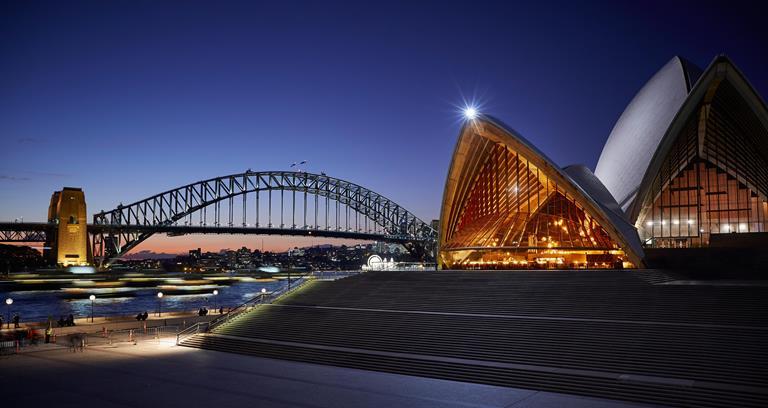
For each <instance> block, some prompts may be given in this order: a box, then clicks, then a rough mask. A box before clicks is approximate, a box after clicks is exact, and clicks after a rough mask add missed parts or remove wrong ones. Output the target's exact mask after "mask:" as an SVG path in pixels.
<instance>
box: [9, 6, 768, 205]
mask: <svg viewBox="0 0 768 408" xmlns="http://www.w3.org/2000/svg"><path fill="white" fill-rule="evenodd" d="M222 3H223V4H222ZM276 3H277V2H276ZM577 3H578V2H562V3H549V2H544V1H539V2H532V4H528V5H524V4H517V2H499V3H492V2H491V3H485V2H479V1H464V2H456V3H450V2H446V1H441V2H434V3H421V4H412V2H404V3H402V4H397V3H396V2H392V1H388V2H383V3H382V4H380V5H374V4H372V3H369V2H351V3H349V4H341V3H339V4H335V3H330V2H309V3H306V4H303V3H298V2H297V3H294V2H279V5H276V4H271V3H269V4H267V3H265V4H259V2H253V1H249V2H242V3H241V2H210V1H204V2H188V1H185V2H165V3H162V4H161V3H160V2H154V1H152V2H139V1H123V2H119V1H114V2H112V1H110V2H104V1H93V2H50V3H44V2H29V1H8V2H3V4H2V6H0V7H2V8H1V9H0V10H2V12H1V13H0V51H1V52H2V59H0V219H2V220H9V219H10V220H12V219H14V218H16V217H20V216H24V219H25V220H43V219H44V218H45V214H46V210H47V201H48V199H49V197H50V194H51V192H52V191H54V190H56V189H60V188H61V187H62V186H79V187H82V188H84V189H85V191H86V197H87V199H88V205H89V212H90V213H92V212H95V211H97V210H100V209H111V208H113V207H115V206H116V205H117V204H118V202H120V201H123V202H126V203H127V202H131V201H135V200H138V199H141V198H144V197H146V196H149V195H152V194H154V193H157V192H160V191H163V190H166V189H170V188H173V187H176V186H179V185H182V184H186V183H188V182H193V181H196V180H199V179H203V178H209V177H213V176H217V175H224V174H229V173H232V172H238V171H242V170H245V169H246V168H252V169H254V170H276V169H277V170H279V169H287V168H288V166H289V165H290V163H292V162H294V161H297V160H308V161H309V166H308V167H307V170H309V171H314V172H320V171H325V172H326V173H328V174H329V175H332V176H336V177H339V178H342V179H347V180H350V181H354V182H357V183H359V184H362V185H363V186H366V187H368V188H371V189H373V190H375V191H377V192H379V193H382V194H384V195H386V196H388V197H389V198H391V199H393V200H394V201H396V202H398V203H400V204H402V205H403V206H405V207H406V208H408V209H410V210H411V211H413V212H414V213H415V214H416V215H417V216H419V217H421V218H423V219H425V220H430V219H433V218H437V217H438V213H439V206H440V198H441V195H442V188H443V183H444V179H445V174H446V171H447V166H448V163H449V160H450V154H451V152H452V149H453V145H454V142H455V140H456V137H457V134H458V130H459V127H460V122H459V118H458V114H457V112H456V109H455V105H459V104H461V101H462V98H468V99H471V98H473V97H477V98H478V100H479V101H480V102H481V103H482V104H483V112H485V113H489V114H492V115H494V116H496V117H498V118H500V119H502V120H503V121H505V122H506V123H508V124H509V125H510V126H511V127H513V128H515V129H516V130H518V131H519V132H521V133H522V134H523V135H524V136H525V137H526V138H528V139H529V140H531V141H532V142H533V143H534V144H536V145H537V146H538V147H539V148H540V149H541V150H543V151H544V152H545V153H547V154H548V155H549V156H550V157H552V158H553V159H554V160H555V161H556V162H558V163H559V164H561V165H566V164H571V163H584V164H586V165H588V166H590V167H594V165H595V162H596V160H597V157H598V156H599V153H600V151H601V148H602V144H603V142H604V141H605V139H606V137H607V136H608V133H609V132H610V130H611V128H612V126H613V124H614V122H615V121H616V119H617V118H618V116H619V115H620V114H621V112H622V110H623V109H624V107H625V105H626V104H627V103H628V102H629V100H630V99H631V98H632V96H633V95H634V93H635V92H636V91H637V90H638V89H639V88H640V87H641V86H642V85H643V83H644V82H645V81H646V80H647V79H648V78H649V77H650V76H651V75H652V74H653V73H654V72H655V71H656V70H657V69H658V68H660V67H661V66H662V65H664V63H665V62H666V61H668V60H669V59H670V58H671V57H672V56H674V55H681V56H684V57H686V58H688V59H690V60H691V61H692V62H694V63H696V64H697V65H699V66H701V67H702V68H703V67H705V66H706V65H707V64H708V63H709V62H710V61H711V60H712V58H713V57H714V56H715V55H716V54H718V53H725V54H728V55H729V56H730V57H731V58H732V59H733V60H734V61H735V63H736V64H737V65H738V66H739V67H740V68H741V69H742V70H743V71H744V72H745V73H746V75H747V77H748V78H749V79H750V81H751V82H752V84H753V85H754V86H755V87H756V88H757V90H758V92H760V93H761V94H762V95H764V96H765V95H767V94H768V57H767V56H766V52H765V51H766V49H765V41H766V39H767V38H768V31H766V28H765V25H766V21H765V19H764V18H761V17H760V16H762V15H763V13H761V12H758V11H759V10H758V9H757V8H756V7H757V4H759V3H757V2H755V3H754V5H751V6H750V5H748V4H739V3H738V2H735V1H729V2H718V3H720V4H721V5H720V6H717V5H716V4H718V3H707V2H702V1H697V2H689V3H677V4H675V5H670V4H668V2H653V1H651V2H646V1H644V2H604V3H592V4H586V5H584V4H577ZM625 3H626V4H625Z"/></svg>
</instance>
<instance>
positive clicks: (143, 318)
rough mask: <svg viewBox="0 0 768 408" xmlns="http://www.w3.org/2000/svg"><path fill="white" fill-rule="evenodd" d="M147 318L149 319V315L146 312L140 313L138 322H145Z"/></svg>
mask: <svg viewBox="0 0 768 408" xmlns="http://www.w3.org/2000/svg"><path fill="white" fill-rule="evenodd" d="M147 317H149V313H147V311H146V310H145V311H144V313H139V314H137V315H136V321H139V322H140V321H143V320H147Z"/></svg>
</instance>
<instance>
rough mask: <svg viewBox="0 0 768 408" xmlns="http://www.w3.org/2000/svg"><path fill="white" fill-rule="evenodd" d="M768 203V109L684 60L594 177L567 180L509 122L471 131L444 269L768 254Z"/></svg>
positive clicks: (448, 190) (623, 121) (449, 216)
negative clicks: (742, 250) (689, 253)
mask: <svg viewBox="0 0 768 408" xmlns="http://www.w3.org/2000/svg"><path fill="white" fill-rule="evenodd" d="M766 196H768V109H766V104H765V102H764V101H763V100H762V99H761V97H760V95H758V94H757V93H756V92H755V90H754V89H753V88H752V86H751V85H750V84H749V82H748V81H747V79H746V78H745V77H744V75H743V74H742V73H741V71H739V69H738V68H736V66H735V65H734V64H733V63H732V62H731V61H730V60H729V59H728V58H727V57H725V56H718V57H716V58H715V59H714V61H712V63H711V64H710V65H709V66H708V67H707V68H706V69H705V70H703V71H702V70H701V69H699V68H697V67H696V66H695V65H693V64H692V63H690V62H688V61H686V60H684V59H682V58H679V57H675V58H673V59H672V60H671V61H669V62H668V63H667V64H666V65H664V66H663V67H662V68H661V70H659V71H658V72H657V73H656V74H655V75H654V76H653V77H652V78H651V79H650V80H649V81H648V82H647V83H646V84H645V85H644V86H643V87H642V89H640V91H639V92H638V93H637V94H636V95H635V97H634V98H633V99H632V101H631V102H630V103H629V105H628V106H627V108H626V109H625V110H624V112H623V114H622V115H621V117H620V118H619V119H618V121H617V122H616V124H615V126H614V128H613V130H612V131H611V134H610V135H609V136H608V139H607V142H606V143H605V146H604V147H603V150H602V154H601V155H600V158H599V160H598V163H597V167H596V169H595V172H594V173H593V172H592V171H590V170H589V169H588V168H587V167H585V166H581V165H574V166H566V167H563V168H561V167H559V166H558V165H557V164H555V163H554V162H553V161H552V160H550V159H549V158H547V156H546V155H545V154H544V153H542V152H541V151H540V150H539V149H537V148H536V147H535V146H533V145H532V144H531V143H530V142H528V141H527V140H526V139H524V138H523V137H522V136H521V135H519V134H517V133H516V132H515V131H514V130H512V129H511V128H509V127H508V126H506V125H505V124H503V123H501V122H500V121H498V120H497V119H494V118H492V117H488V116H484V115H478V116H476V117H474V118H472V119H470V120H467V122H466V123H465V125H464V126H463V128H462V130H461V134H460V135H459V139H458V142H457V144H456V148H455V151H454V154H453V158H452V160H451V165H450V168H449V171H448V176H447V180H446V185H445V191H444V195H443V202H442V209H441V217H440V220H441V222H440V233H439V237H440V241H439V263H440V265H441V266H442V267H444V268H451V269H481V268H482V269H487V268H503V269H514V268H530V267H543V268H546V267H557V268H601V267H603V268H622V267H623V268H632V267H647V266H648V255H647V254H648V253H652V252H653V251H655V250H659V249H663V250H665V251H667V253H669V251H674V250H675V249H677V253H683V252H684V251H685V249H693V248H710V247H730V248H734V247H736V248H738V247H739V246H741V245H745V246H748V245H752V246H754V245H755V243H758V244H757V245H759V246H763V247H765V246H764V244H765V243H767V242H768V239H766V236H768V234H766V228H768V222H767V221H766V217H768V200H767V198H766ZM674 253H675V252H673V254H674ZM673 256H674V255H673Z"/></svg>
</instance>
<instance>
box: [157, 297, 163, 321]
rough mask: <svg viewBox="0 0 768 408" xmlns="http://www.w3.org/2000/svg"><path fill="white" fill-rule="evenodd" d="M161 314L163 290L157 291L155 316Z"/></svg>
mask: <svg viewBox="0 0 768 408" xmlns="http://www.w3.org/2000/svg"><path fill="white" fill-rule="evenodd" d="M162 315H163V292H157V317H160V316H162Z"/></svg>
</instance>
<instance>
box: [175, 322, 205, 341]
mask: <svg viewBox="0 0 768 408" xmlns="http://www.w3.org/2000/svg"><path fill="white" fill-rule="evenodd" d="M209 325H210V322H197V323H195V324H193V325H191V326H189V327H187V328H186V329H184V330H182V331H180V332H178V333H176V345H177V346H178V345H179V344H180V343H181V342H182V341H184V340H186V339H187V338H189V337H192V336H194V335H195V334H198V333H200V328H201V327H203V326H209ZM207 330H208V328H207V327H206V329H205V330H203V332H206V331H207Z"/></svg>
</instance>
